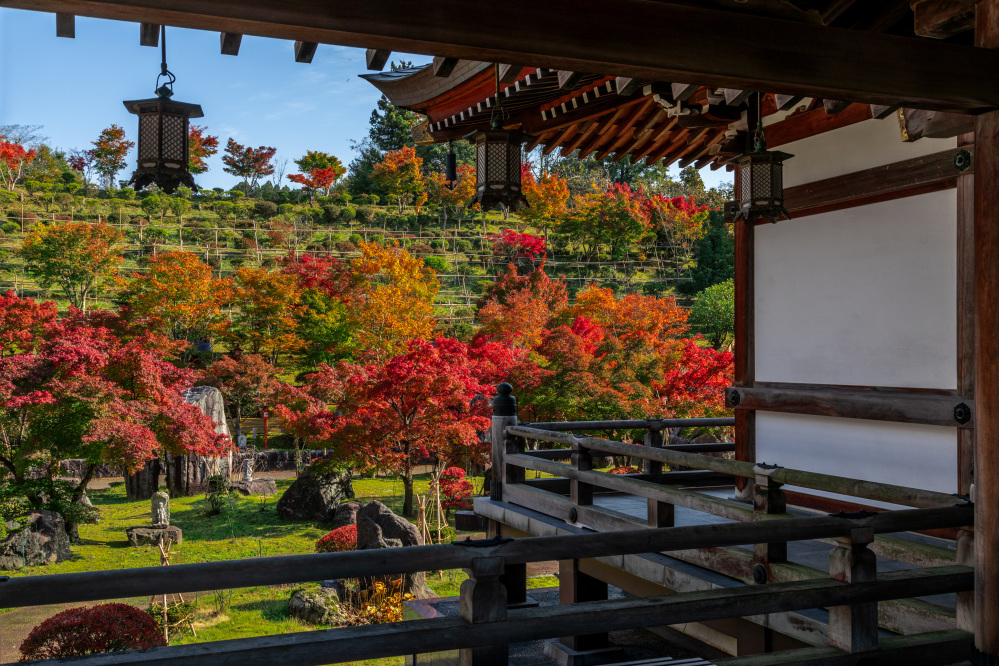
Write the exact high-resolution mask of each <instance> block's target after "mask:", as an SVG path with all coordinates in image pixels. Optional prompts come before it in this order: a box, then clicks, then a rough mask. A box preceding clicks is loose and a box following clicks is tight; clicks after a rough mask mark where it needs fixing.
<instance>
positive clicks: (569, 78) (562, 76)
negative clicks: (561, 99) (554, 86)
mask: <svg viewBox="0 0 999 666" xmlns="http://www.w3.org/2000/svg"><path fill="white" fill-rule="evenodd" d="M582 78H583V73H582V72H570V71H567V70H564V69H560V70H559V72H558V87H559V88H562V89H572V88H575V87H576V86H578V85H579V81H580V79H582Z"/></svg>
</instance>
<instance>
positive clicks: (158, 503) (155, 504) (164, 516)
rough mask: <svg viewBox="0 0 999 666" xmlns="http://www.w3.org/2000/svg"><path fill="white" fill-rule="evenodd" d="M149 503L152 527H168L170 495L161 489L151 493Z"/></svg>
mask: <svg viewBox="0 0 999 666" xmlns="http://www.w3.org/2000/svg"><path fill="white" fill-rule="evenodd" d="M150 504H151V513H152V517H153V527H168V526H169V525H170V496H169V495H167V494H166V493H165V492H163V491H162V490H161V491H159V492H156V493H153V497H152V501H151V503H150Z"/></svg>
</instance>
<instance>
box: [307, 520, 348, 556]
mask: <svg viewBox="0 0 999 666" xmlns="http://www.w3.org/2000/svg"><path fill="white" fill-rule="evenodd" d="M356 549H357V525H344V526H343V527H338V528H336V529H335V530H331V531H330V532H329V533H328V534H327V535H326V536H324V537H323V538H321V539H320V540H319V541H317V542H316V552H317V553H339V552H342V551H345V550H356Z"/></svg>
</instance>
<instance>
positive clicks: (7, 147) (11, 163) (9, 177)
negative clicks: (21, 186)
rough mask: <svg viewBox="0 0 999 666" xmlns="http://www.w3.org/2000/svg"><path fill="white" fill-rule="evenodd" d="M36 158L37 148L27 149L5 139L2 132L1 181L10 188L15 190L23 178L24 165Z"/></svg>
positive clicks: (0, 154)
mask: <svg viewBox="0 0 999 666" xmlns="http://www.w3.org/2000/svg"><path fill="white" fill-rule="evenodd" d="M34 159H35V149H34V148H32V149H31V150H27V149H26V148H25V147H24V146H22V145H20V144H17V143H10V142H8V141H5V140H4V137H3V135H2V134H0V182H2V183H3V185H4V187H6V188H7V189H8V190H13V189H14V186H15V185H17V181H18V180H20V179H21V175H22V173H23V172H24V167H26V166H27V165H28V164H30V163H31V162H32V160H34Z"/></svg>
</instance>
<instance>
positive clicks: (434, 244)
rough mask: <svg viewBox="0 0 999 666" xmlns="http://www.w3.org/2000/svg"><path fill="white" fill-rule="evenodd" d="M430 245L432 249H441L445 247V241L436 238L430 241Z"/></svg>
mask: <svg viewBox="0 0 999 666" xmlns="http://www.w3.org/2000/svg"><path fill="white" fill-rule="evenodd" d="M430 247H431V249H434V250H441V249H443V248H444V241H442V240H440V239H439V238H435V239H433V240H432V241H430Z"/></svg>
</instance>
